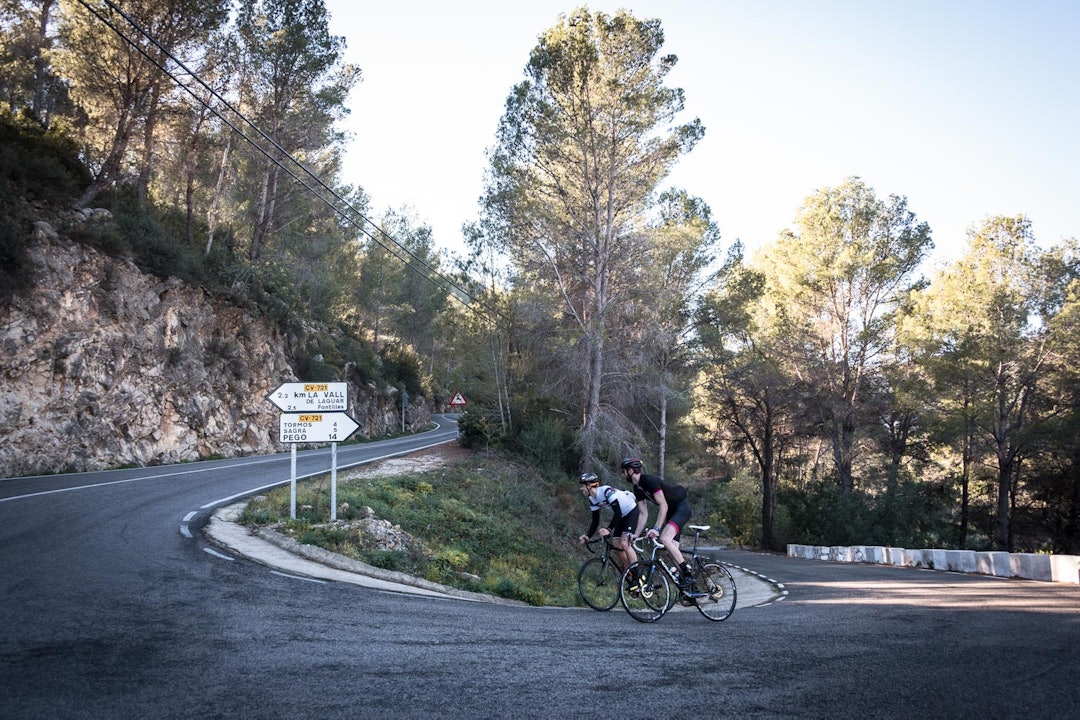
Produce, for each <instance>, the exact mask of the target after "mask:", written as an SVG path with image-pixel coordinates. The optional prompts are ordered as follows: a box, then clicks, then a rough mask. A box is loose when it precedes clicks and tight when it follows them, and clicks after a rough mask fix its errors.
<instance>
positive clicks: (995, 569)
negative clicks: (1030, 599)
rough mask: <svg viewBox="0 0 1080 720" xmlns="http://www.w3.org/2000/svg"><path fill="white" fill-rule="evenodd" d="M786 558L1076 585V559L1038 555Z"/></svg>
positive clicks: (934, 551) (871, 548) (872, 552)
mask: <svg viewBox="0 0 1080 720" xmlns="http://www.w3.org/2000/svg"><path fill="white" fill-rule="evenodd" d="M787 554H788V556H789V557H796V558H802V559H805V560H824V561H827V562H865V563H871V564H875V565H892V566H894V567H912V568H926V569H930V570H945V571H949V572H961V573H978V574H981V575H993V576H995V577H1017V578H1024V579H1026V580H1038V581H1040V582H1061V583H1070V584H1072V585H1080V556H1077V555H1044V554H1041V553H1007V552H1000V551H995V552H976V551H974V550H944V549H940V548H923V549H919V550H912V549H908V548H897V547H882V546H878V545H852V546H850V547H849V546H843V545H795V544H791V545H788V546H787Z"/></svg>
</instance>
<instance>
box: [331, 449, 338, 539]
mask: <svg viewBox="0 0 1080 720" xmlns="http://www.w3.org/2000/svg"><path fill="white" fill-rule="evenodd" d="M330 519H331V520H337V443H330Z"/></svg>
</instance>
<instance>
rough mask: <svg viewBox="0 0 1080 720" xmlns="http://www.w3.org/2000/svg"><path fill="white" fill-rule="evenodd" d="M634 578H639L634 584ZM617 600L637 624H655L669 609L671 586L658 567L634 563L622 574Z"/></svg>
mask: <svg viewBox="0 0 1080 720" xmlns="http://www.w3.org/2000/svg"><path fill="white" fill-rule="evenodd" d="M635 577H637V578H639V579H638V582H634V578H635ZM619 599H620V600H621V601H622V604H623V607H624V608H626V612H627V613H628V614H629V615H630V617H632V618H634V619H635V620H637V621H638V622H643V623H651V622H656V621H657V620H659V619H660V618H661V617H663V615H664V613H666V612H667V611H668V608H669V607H671V605H670V602H671V584H670V583H669V582H668V579H667V576H666V575H665V574H664V573H663V571H662V570H660V568H659V567H657V566H655V565H650V564H648V563H642V562H636V563H633V564H632V565H630V567H628V568H627V569H626V572H624V573H623V574H622V580H621V581H620V582H619Z"/></svg>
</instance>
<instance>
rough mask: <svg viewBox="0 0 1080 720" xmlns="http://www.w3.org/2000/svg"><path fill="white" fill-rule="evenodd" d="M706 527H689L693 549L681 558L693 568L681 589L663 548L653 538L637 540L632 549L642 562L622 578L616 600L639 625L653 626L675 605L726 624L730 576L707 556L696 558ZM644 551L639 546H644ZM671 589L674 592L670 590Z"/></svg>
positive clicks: (731, 601) (731, 605)
mask: <svg viewBox="0 0 1080 720" xmlns="http://www.w3.org/2000/svg"><path fill="white" fill-rule="evenodd" d="M710 527H711V526H709V525H688V526H687V528H688V529H690V530H693V531H694V547H693V549H692V550H691V551H690V552H689V553H686V554H684V556H685V557H686V559H687V560H688V561H689V562H690V564H691V567H693V570H694V574H693V577H692V578H691V582H689V583H686V584H685V585H680V584H679V580H680V579H681V578H680V577H679V574H678V573H679V571H678V569H677V568H676V567H675V563H674V562H673V561H672V560H671V558H670V557H668V555H667V553H661V552H660V550H661V549H663V547H664V546H663V545H661V544H660V541H659V540H657V539H655V538H639V539H638V540H635V541H634V549H635V550H637V551H638V555H639V556H640V557H641V558H642V559H641V560H638V561H637V562H635V563H632V564H631V565H630V567H628V568H627V569H626V571H625V572H624V573H623V574H622V578H621V579H620V581H619V599H620V600H621V601H622V604H623V607H624V608H626V612H627V613H628V614H629V615H630V617H632V618H634V619H635V620H637V621H638V622H643V623H651V622H656V621H657V620H659V619H660V618H662V617H663V616H664V614H665V613H666V612H667V611H668V610H670V609H671V608H673V607H674V606H675V604H676V603H682V604H683V605H687V606H691V607H696V608H697V609H698V611H699V612H700V613H701V614H702V615H704V616H705V617H706V618H708V619H709V620H713V621H716V622H719V621H721V620H726V619H727V618H728V617H730V616H731V613H733V612H735V603H736V596H737V591H736V589H735V578H734V577H732V575H731V572H730V571H729V570H728V569H727V568H726V567H724V566H723V565H721V564H720V563H718V562H715V561H713V559H712V558H710V557H707V556H702V555H698V540H699V539H701V538H704V537H705V536H704V535H703V533H705V532H706V531H708V530H709V528H710ZM646 541H647V543H648V545H649V547H648V548H647V549H646V548H643V547H642V546H641V545H639V544H638V543H639V542H646ZM673 588H674V590H673Z"/></svg>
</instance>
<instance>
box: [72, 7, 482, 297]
mask: <svg viewBox="0 0 1080 720" xmlns="http://www.w3.org/2000/svg"><path fill="white" fill-rule="evenodd" d="M101 2H103V3H104V4H105V5H106V6H108V7H109V8H110V9H111V10H112V11H113V12H115V13H116V14H118V15H119V16H120V17H122V18H123V19H124V20H125V21H126V22H127V24H128V25H130V26H131V27H132V28H133V29H134V30H135V31H136V32H137V33H138V34H139V35H141V36H142V37H143V38H145V39H146V40H147V41H148V42H149V43H151V44H152V45H153V46H154V47H156V48H157V49H158V50H159V51H160V52H161V53H162V54H163V55H164V56H165V57H166V58H167V59H168V60H169V61H171V62H172V63H174V64H175V65H176V66H177V67H178V68H180V69H181V70H183V73H184V74H185V75H187V76H188V77H190V78H191V79H192V80H194V82H196V83H197V84H198V85H199V86H201V87H202V88H203V89H204V90H205V91H206V93H207V94H208V95H209V96H210V97H211V98H212V99H214V100H217V101H218V102H219V103H220V104H221V105H222V106H223V107H224V108H226V109H227V111H228V112H230V113H231V114H232V115H234V116H235V117H236V118H238V119H239V122H234V121H233V120H231V119H229V118H226V117H225V115H224V114H222V112H221V111H220V110H219V109H218V108H217V107H215V106H214V105H213V104H212V103H211V102H210V101H209V100H207V99H204V98H203V97H202V96H201V95H200V94H199V93H197V92H195V90H193V89H192V88H191V87H189V86H188V85H187V84H186V83H185V82H184V81H182V80H181V79H180V78H179V77H178V76H177V75H176V74H174V72H172V71H171V70H169V69H168V68H167V67H166V66H165V64H164V63H163V62H160V61H159V60H158V59H157V58H155V57H152V56H151V54H150V53H149V52H147V50H146V49H145V48H144V47H143V46H142V44H141V43H139V42H137V41H136V40H135V39H133V38H130V37H128V36H127V35H126V34H125V33H124V31H123V30H122V29H121V28H119V27H117V25H116V24H115V23H114V22H113V20H112V19H111V18H108V17H105V16H104V14H102V13H101V12H99V10H98V9H97V8H95V7H92V6H91V4H90V3H89V2H88V0H79V4H81V5H82V6H83V7H85V8H86V9H87V10H88V11H89V12H90V13H91V14H92V15H94V16H95V17H96V18H97V19H98V20H100V21H101V22H103V23H104V24H105V25H106V26H108V27H109V28H110V29H111V30H112V31H113V32H115V33H116V34H117V35H118V36H119V37H120V38H121V39H123V40H124V42H126V43H128V44H129V45H131V47H133V48H134V49H135V50H137V51H138V52H139V53H140V54H141V55H142V56H143V57H145V58H146V59H147V60H149V61H150V62H151V63H152V64H153V65H154V66H155V67H157V68H158V69H159V70H161V71H162V72H163V73H165V75H166V76H168V77H169V78H170V79H171V80H172V81H173V82H175V83H176V85H177V86H179V87H180V88H182V89H183V90H184V91H186V92H187V93H188V94H189V95H191V97H193V98H194V99H195V100H196V101H197V102H199V103H200V104H201V105H203V106H204V107H205V108H206V109H207V110H209V111H210V112H211V113H213V114H214V115H215V116H216V117H217V118H218V119H220V120H221V121H222V122H223V123H225V124H226V125H228V126H229V128H230V129H232V131H233V132H235V133H236V134H237V135H239V136H240V137H241V138H243V139H244V140H245V141H246V142H247V143H248V144H249V145H251V146H252V147H253V148H255V149H256V150H257V151H258V152H259V153H261V154H262V155H263V156H264V157H266V159H267V160H269V161H270V162H271V163H273V164H275V165H276V166H277V167H279V168H280V169H281V170H283V171H284V172H285V173H287V174H288V175H289V176H290V177H292V178H293V179H294V180H296V182H298V183H299V184H300V185H301V186H303V187H304V188H305V189H307V190H308V191H309V192H311V193H312V194H313V195H314V196H315V197H316V198H318V199H319V200H320V201H321V202H323V203H324V204H326V205H327V206H328V207H329V208H330V209H331V210H332V211H333V212H334V213H335V214H337V215H338V216H339V217H340V218H341V219H342V220H344V221H345V222H346V223H347V224H349V225H351V226H352V227H354V228H356V229H357V230H358V231H359V232H361V233H363V234H364V235H366V236H367V237H369V238H370V239H371V240H372V241H373V242H375V243H377V244H378V245H380V246H381V247H383V248H384V249H385V250H386V251H387V252H389V253H390V254H391V255H392V256H393V257H394V258H396V259H397V260H399V261H401V262H402V263H404V264H405V266H406V267H407V268H408V269H410V270H412V271H413V272H415V273H417V274H418V275H420V276H421V277H422V278H424V279H425V280H427V281H428V282H430V283H432V284H433V285H434V286H435V287H437V288H439V289H440V290H442V291H443V292H446V293H447V295H449V296H450V297H452V298H454V299H455V300H456V301H457V302H459V303H461V304H462V305H463V306H465V307H466V308H468V309H470V310H473V311H474V312H483V311H482V310H480V309H479V308H478V307H477V306H478V305H479V303H478V302H477V301H476V298H475V297H474V296H473V295H472V294H471V293H470V292H468V291H467V290H466V289H464V288H463V287H461V286H460V285H459V284H458V283H456V282H455V281H454V280H452V279H451V278H449V277H447V276H446V275H444V274H443V273H441V272H440V271H439V270H438V269H436V268H435V267H433V266H432V265H430V264H428V263H427V262H426V261H425V260H424V259H422V258H420V257H419V256H417V255H416V254H415V253H414V252H413V251H412V250H410V249H409V248H407V247H406V246H404V245H402V244H401V243H400V242H398V241H397V240H396V239H395V238H394V237H393V236H392V235H390V234H389V233H388V232H386V231H385V230H383V229H382V228H381V227H379V225H378V224H377V223H375V222H374V221H372V220H370V219H369V218H368V217H366V216H365V215H364V214H363V213H362V212H360V211H359V210H358V209H357V208H356V207H355V206H354V205H353V204H352V203H351V202H349V201H348V200H346V199H344V198H343V197H341V195H340V194H338V192H337V191H336V190H334V189H333V188H331V187H330V186H328V185H327V184H326V183H325V182H323V181H322V179H321V178H319V177H318V175H316V174H315V173H313V172H312V171H311V170H309V169H308V168H307V167H306V166H305V165H304V164H303V163H301V162H300V161H299V160H297V159H296V158H295V157H294V156H293V155H292V154H291V153H289V152H288V151H286V150H285V149H284V148H283V147H281V145H279V144H278V143H277V142H276V141H275V140H274V139H273V138H271V137H270V136H269V135H268V134H266V133H265V132H264V131H263V130H262V129H261V128H259V126H258V125H256V124H255V123H254V122H252V121H251V120H250V119H248V118H247V117H246V116H245V115H244V114H243V113H241V112H240V111H239V110H237V109H236V108H235V107H233V106H232V104H230V103H229V102H228V100H226V99H225V98H223V97H222V96H221V95H220V94H219V93H218V92H217V91H216V90H215V89H213V88H212V87H210V86H209V85H208V84H207V83H206V82H204V81H203V80H202V79H201V78H200V77H199V76H198V74H197V73H195V72H193V71H192V70H191V69H190V68H188V67H187V66H186V65H185V64H184V63H183V62H182V61H181V60H179V59H178V58H177V57H176V56H174V55H173V54H172V52H171V51H170V50H168V49H167V48H165V47H164V46H162V45H161V43H160V42H158V41H157V39H156V38H154V37H153V36H152V35H151V34H150V33H149V32H148V31H147V30H146V29H145V28H143V27H142V26H141V25H140V24H139V23H138V22H137V21H136V20H134V19H133V18H132V17H131V16H130V15H128V14H127V13H126V12H124V11H123V10H122V9H120V8H119V7H117V6H116V4H115V3H114V2H112V0H101ZM238 125H240V126H247V127H248V128H250V129H251V130H253V131H254V132H255V133H256V134H257V135H258V136H259V137H261V138H262V139H263V140H264V141H265V142H267V143H269V144H270V145H271V146H272V147H273V149H275V150H277V151H278V153H280V156H281V158H287V159H288V160H289V161H291V164H292V165H293V166H295V168H296V169H298V170H299V172H300V173H301V174H302V175H304V176H306V177H307V178H309V179H310V180H311V181H313V182H314V184H316V185H318V187H319V188H321V189H322V190H324V191H325V192H326V193H328V194H329V195H331V196H332V197H333V198H334V200H336V203H335V202H333V201H331V200H329V199H328V198H327V197H326V196H325V195H324V194H323V193H321V192H320V191H319V190H318V189H316V187H313V185H312V184H311V183H309V181H307V180H305V179H304V178H302V177H300V175H298V174H297V172H295V171H294V170H293V168H292V167H289V166H286V165H285V164H283V163H282V161H281V159H279V158H278V157H275V156H274V154H273V153H271V152H270V151H269V150H268V149H266V148H264V147H263V146H262V145H261V144H259V143H258V142H256V140H255V139H254V138H252V137H251V136H250V135H249V134H248V133H247V132H245V131H244V130H243V129H241V127H238ZM338 203H340V205H339V204H338ZM356 218H359V219H360V222H357V220H356ZM367 225H370V226H371V227H372V228H374V229H375V231H376V233H377V234H378V235H376V234H373V233H372V232H370V231H369V230H368V229H367V227H366V226H367ZM379 236H382V238H385V239H386V240H387V241H389V245H388V244H387V242H384V241H383V240H382V239H380V237H379ZM410 258H411V261H410ZM435 278H438V279H440V280H442V281H443V282H444V283H445V285H442V284H440V283H439V282H436V280H435Z"/></svg>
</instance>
